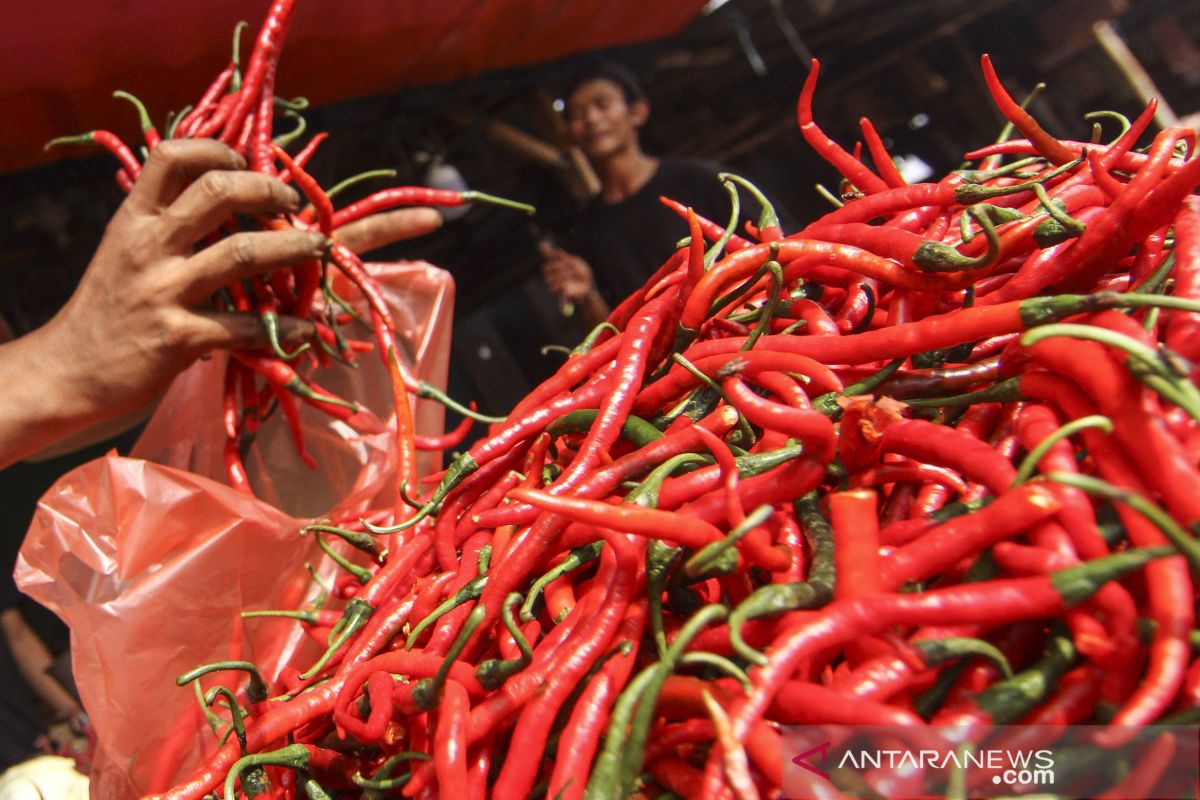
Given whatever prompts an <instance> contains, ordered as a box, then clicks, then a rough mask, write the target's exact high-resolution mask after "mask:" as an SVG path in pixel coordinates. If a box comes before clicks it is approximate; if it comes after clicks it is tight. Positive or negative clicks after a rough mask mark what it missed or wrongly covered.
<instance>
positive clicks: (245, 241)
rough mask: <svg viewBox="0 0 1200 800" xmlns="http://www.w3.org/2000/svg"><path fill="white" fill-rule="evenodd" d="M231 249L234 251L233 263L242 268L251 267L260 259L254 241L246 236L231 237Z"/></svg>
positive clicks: (232, 254)
mask: <svg viewBox="0 0 1200 800" xmlns="http://www.w3.org/2000/svg"><path fill="white" fill-rule="evenodd" d="M229 248H230V250H231V251H232V253H231V256H232V258H233V262H234V263H235V264H237V265H238V266H241V267H248V266H250V265H251V264H253V263H254V262H255V259H256V258H257V257H258V253H257V247H255V244H254V239H252V238H251V237H249V236H246V235H244V234H241V235H238V236H233V237H231V238H230V239H229Z"/></svg>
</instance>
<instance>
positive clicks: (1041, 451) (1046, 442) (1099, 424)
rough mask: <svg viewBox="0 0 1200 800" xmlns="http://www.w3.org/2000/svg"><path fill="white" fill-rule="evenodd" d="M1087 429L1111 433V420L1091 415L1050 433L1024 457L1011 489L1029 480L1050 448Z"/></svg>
mask: <svg viewBox="0 0 1200 800" xmlns="http://www.w3.org/2000/svg"><path fill="white" fill-rule="evenodd" d="M1089 428H1099V429H1100V430H1102V431H1104V432H1105V433H1112V430H1113V424H1112V420H1111V419H1109V418H1108V417H1105V416H1101V415H1099V414H1093V415H1092V416H1089V417H1080V418H1079V419H1076V420H1072V421H1070V422H1068V423H1067V424H1066V425H1063V426H1062V427H1061V428H1059V429H1058V430H1056V431H1054V432H1053V433H1051V434H1050V435H1049V436H1047V437H1046V438H1045V439H1043V440H1042V441H1041V442H1039V443H1038V445H1037V446H1036V447H1034V448H1033V449H1032V450H1030V451H1029V454H1028V455H1027V456H1025V459H1024V460H1023V461H1022V462H1021V466H1020V467H1019V468H1018V469H1017V477H1016V478H1014V479H1013V483H1012V488H1014V489H1015V488H1017V487H1018V486H1020V485H1021V484H1022V483H1024V482H1025V481H1027V480H1029V478H1030V476H1032V475H1033V473H1034V472H1035V471H1036V470H1037V465H1038V462H1039V461H1041V460H1042V458H1043V457H1044V456H1045V455H1046V453H1049V452H1050V448H1051V447H1054V445H1056V444H1057V443H1058V442H1060V441H1062V440H1063V439H1066V438H1069V437H1071V436H1074V435H1075V434H1077V433H1079V432H1080V431H1083V430H1088V429H1089Z"/></svg>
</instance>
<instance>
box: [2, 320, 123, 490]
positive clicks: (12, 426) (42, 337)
mask: <svg viewBox="0 0 1200 800" xmlns="http://www.w3.org/2000/svg"><path fill="white" fill-rule="evenodd" d="M52 325H53V323H51V325H48V326H46V327H44V328H41V329H39V330H37V331H34V332H33V333H31V334H29V335H28V336H24V337H21V338H20V339H16V340H14V341H11V342H8V343H6V344H3V345H0V386H3V387H4V400H3V402H0V469H3V468H4V467H7V466H8V465H10V464H12V463H14V462H16V461H18V460H20V459H22V458H24V457H26V456H28V455H30V454H32V453H35V452H37V451H39V450H41V449H42V448H44V447H47V446H48V445H49V444H50V443H51V442H54V441H55V440H57V439H60V438H62V437H63V436H66V435H69V434H73V433H75V432H76V431H79V430H81V429H82V428H84V427H86V426H87V425H88V424H89V423H92V422H95V421H96V420H97V419H98V418H104V417H105V416H106V414H105V413H104V409H98V408H95V407H93V404H92V403H91V402H90V401H89V400H88V398H87V392H86V391H85V389H84V387H83V386H81V385H76V384H75V381H74V380H73V378H72V376H71V375H70V370H68V369H65V368H64V359H63V357H62V355H63V354H62V353H61V352H59V351H58V350H57V346H56V344H55V341H54V340H55V336H56V334H55V331H54V329H53V328H52V327H51V326H52Z"/></svg>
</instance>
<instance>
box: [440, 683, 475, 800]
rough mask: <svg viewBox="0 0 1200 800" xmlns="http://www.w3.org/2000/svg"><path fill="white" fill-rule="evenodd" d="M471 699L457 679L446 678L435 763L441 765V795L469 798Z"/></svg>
mask: <svg viewBox="0 0 1200 800" xmlns="http://www.w3.org/2000/svg"><path fill="white" fill-rule="evenodd" d="M470 713H471V702H470V699H469V698H468V696H467V690H466V689H464V688H463V686H462V684H460V683H458V682H457V681H453V680H451V681H446V687H445V689H443V695H442V704H441V706H440V707H439V708H438V723H437V738H436V740H435V742H434V750H433V763H434V765H435V767H436V768H437V779H438V797H444V798H448V799H449V800H469V798H470V792H469V791H468V789H469V787H470V782H469V781H468V778H467V722H468V720H469V718H470Z"/></svg>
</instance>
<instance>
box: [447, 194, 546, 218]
mask: <svg viewBox="0 0 1200 800" xmlns="http://www.w3.org/2000/svg"><path fill="white" fill-rule="evenodd" d="M459 196H460V197H461V198H462V201H463V202H464V203H487V204H488V205H493V206H502V207H503V208H511V209H513V210H515V211H522V212H524V213H526V214H534V213H536V212H537V209H536V208H534V207H533V206H531V205H529V203H522V202H521V201H519V200H509V199H508V198H507V197H498V196H496V195H494V194H488V193H487V192H477V191H475V190H474V189H468V190H467V191H465V192H461V193H460V194H459Z"/></svg>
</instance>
